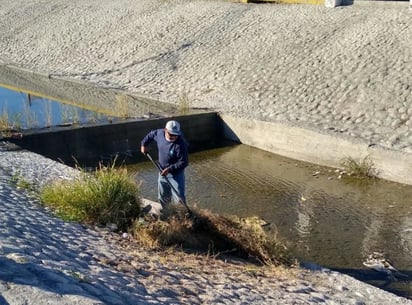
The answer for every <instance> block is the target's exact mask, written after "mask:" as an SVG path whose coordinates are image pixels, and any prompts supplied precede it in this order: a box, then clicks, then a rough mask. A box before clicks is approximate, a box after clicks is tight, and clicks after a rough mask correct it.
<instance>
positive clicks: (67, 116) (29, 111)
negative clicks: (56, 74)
mask: <svg viewBox="0 0 412 305" xmlns="http://www.w3.org/2000/svg"><path fill="white" fill-rule="evenodd" d="M0 117H1V120H2V121H7V125H8V126H9V127H10V128H12V129H14V130H18V129H31V128H44V127H52V126H59V125H64V124H85V123H91V122H105V121H108V119H107V116H106V115H104V114H102V113H98V112H95V111H91V110H87V109H84V108H80V107H77V106H74V105H69V104H64V103H62V102H58V101H55V100H52V99H49V98H45V97H41V96H36V95H33V94H30V93H24V92H19V91H14V90H10V89H7V88H5V87H1V86H0Z"/></svg>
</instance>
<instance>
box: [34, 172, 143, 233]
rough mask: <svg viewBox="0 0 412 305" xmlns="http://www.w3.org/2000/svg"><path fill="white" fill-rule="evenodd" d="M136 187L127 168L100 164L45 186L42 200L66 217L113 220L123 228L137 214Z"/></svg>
mask: <svg viewBox="0 0 412 305" xmlns="http://www.w3.org/2000/svg"><path fill="white" fill-rule="evenodd" d="M138 194H139V188H138V186H137V185H136V183H135V182H134V181H133V180H132V179H131V177H130V176H129V175H128V173H127V170H126V168H116V167H115V166H114V164H113V165H112V166H109V167H104V166H100V167H99V168H98V169H97V170H96V171H95V172H94V173H86V172H82V173H81V175H80V176H79V178H76V179H74V180H64V181H59V182H56V183H53V184H51V185H48V186H46V187H44V188H43V189H42V190H41V193H40V199H41V201H42V202H43V203H44V204H45V205H47V206H50V207H51V208H52V209H54V210H55V211H56V213H57V214H58V215H59V216H60V217H62V218H63V219H65V220H75V221H81V222H85V223H92V224H101V225H105V224H109V223H112V224H115V225H116V226H117V227H118V229H119V230H121V231H125V230H127V228H128V226H130V225H131V224H132V222H133V221H134V220H135V218H136V217H138V216H139V214H140V200H139V199H138Z"/></svg>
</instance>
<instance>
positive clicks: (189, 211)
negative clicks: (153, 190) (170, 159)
mask: <svg viewBox="0 0 412 305" xmlns="http://www.w3.org/2000/svg"><path fill="white" fill-rule="evenodd" d="M145 155H146V156H147V157H148V158H149V160H150V161H152V163H153V164H154V165H155V166H156V167H157V169H158V170H159V172H160V173H161V172H162V171H163V168H162V167H161V166H160V164H159V163H158V162H156V161H155V160H153V158H152V156H150V154H149V153H146V154H145ZM163 177H164V178H165V180H166V182H167V184H169V186H170V188H171V189H172V191H173V192H174V193H175V195H176V196H177V197H178V198H179V201H180V203H182V204H183V205H184V206H185V207H186V209H187V212H188V213H189V214H192V211H191V210H190V209H189V207H188V205H187V203H186V202H184V201H183V199H182V197H180V195H179V192H178V191H177V190H176V188H175V187H174V186H173V184H172V183H171V182H170V180H169V178H167V177H166V176H163Z"/></svg>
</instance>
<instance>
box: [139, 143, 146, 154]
mask: <svg viewBox="0 0 412 305" xmlns="http://www.w3.org/2000/svg"><path fill="white" fill-rule="evenodd" d="M140 151H141V153H142V154H144V155H146V154H147V147H146V146H143V145H142V146H140Z"/></svg>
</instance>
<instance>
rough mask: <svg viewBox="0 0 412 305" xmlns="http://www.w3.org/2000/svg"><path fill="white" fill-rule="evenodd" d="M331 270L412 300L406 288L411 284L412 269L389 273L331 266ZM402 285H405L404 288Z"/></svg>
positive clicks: (411, 295)
mask: <svg viewBox="0 0 412 305" xmlns="http://www.w3.org/2000/svg"><path fill="white" fill-rule="evenodd" d="M333 270H335V271H338V272H340V273H342V274H347V275H349V276H351V277H353V278H355V279H357V280H359V281H362V282H365V283H368V284H370V285H373V286H375V287H378V288H381V289H383V290H385V291H389V292H391V293H393V294H395V295H398V296H400V297H404V298H407V299H411V300H412V294H411V293H410V291H408V290H407V287H410V285H412V270H398V271H397V272H390V273H385V272H378V271H375V270H372V269H347V268H333ZM402 287H405V290H403V289H402Z"/></svg>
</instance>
